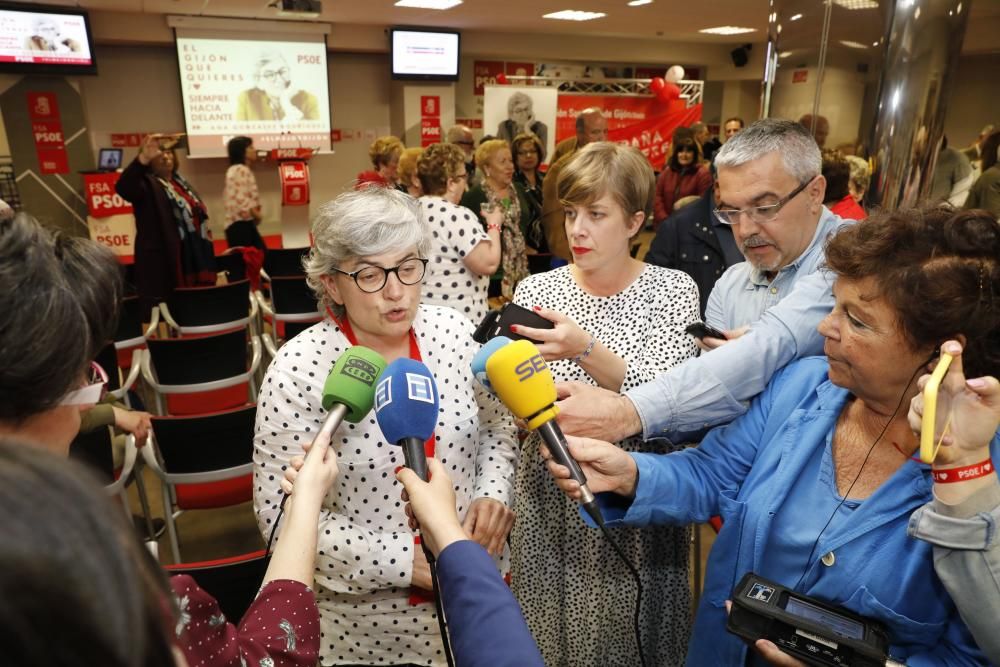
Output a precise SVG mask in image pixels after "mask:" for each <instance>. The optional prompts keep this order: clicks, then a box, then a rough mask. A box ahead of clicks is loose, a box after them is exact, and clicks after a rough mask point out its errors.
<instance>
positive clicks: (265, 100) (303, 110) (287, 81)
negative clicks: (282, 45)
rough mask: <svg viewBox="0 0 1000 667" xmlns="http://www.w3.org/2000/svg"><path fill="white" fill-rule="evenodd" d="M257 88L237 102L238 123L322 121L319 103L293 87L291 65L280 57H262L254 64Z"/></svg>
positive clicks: (277, 55) (310, 95) (240, 97)
mask: <svg viewBox="0 0 1000 667" xmlns="http://www.w3.org/2000/svg"><path fill="white" fill-rule="evenodd" d="M253 81H254V85H255V87H254V88H251V89H249V90H244V91H243V92H242V93H240V96H239V98H238V99H237V101H236V120H278V121H284V122H286V123H287V122H295V121H300V120H319V102H318V101H317V99H316V96H315V95H313V94H312V93H310V92H308V91H305V90H301V89H297V88H295V87H294V86H293V85H292V74H291V70H290V69H289V67H288V62H287V61H286V60H285V58H284V56H282V55H281V54H280V53H262V54H260V55H259V56H258V57H257V60H256V61H255V62H254V68H253Z"/></svg>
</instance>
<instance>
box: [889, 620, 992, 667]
mask: <svg viewBox="0 0 1000 667" xmlns="http://www.w3.org/2000/svg"><path fill="white" fill-rule="evenodd" d="M989 664H990V662H989V661H988V660H987V659H986V658H985V657H984V656H983V653H982V651H981V650H980V649H979V647H978V646H976V642H975V641H974V640H973V639H972V634H971V633H970V632H969V629H968V628H967V627H966V626H965V623H963V622H962V619H961V617H960V616H959V615H958V612H957V611H956V612H954V613H953V614H952V615H951V620H950V621H949V623H948V627H947V628H946V629H945V633H944V636H942V637H941V638H940V640H939V641H938V642H937V644H936V645H935V646H934V648H932V649H931V650H930V651H926V652H924V653H914V654H912V655H908V656H906V667H986V666H987V665H989Z"/></svg>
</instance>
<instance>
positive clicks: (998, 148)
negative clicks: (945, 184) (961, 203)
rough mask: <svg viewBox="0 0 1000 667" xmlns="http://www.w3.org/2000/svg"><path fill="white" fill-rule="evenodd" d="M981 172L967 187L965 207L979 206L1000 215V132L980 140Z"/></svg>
mask: <svg viewBox="0 0 1000 667" xmlns="http://www.w3.org/2000/svg"><path fill="white" fill-rule="evenodd" d="M981 145H982V165H983V173H982V174H981V175H980V176H979V179H978V180H976V182H975V183H973V184H972V188H970V189H969V196H968V198H967V199H966V200H965V208H968V209H972V208H981V209H984V210H987V211H989V212H990V213H992V214H993V215H994V216H1000V163H998V162H997V157H998V152H1000V132H994V133H993V134H991V135H990V136H988V137H987V138H986V139H985V140H984V141H983V142H982V144H981Z"/></svg>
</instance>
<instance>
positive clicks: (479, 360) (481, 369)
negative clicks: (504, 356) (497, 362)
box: [472, 336, 514, 394]
mask: <svg viewBox="0 0 1000 667" xmlns="http://www.w3.org/2000/svg"><path fill="white" fill-rule="evenodd" d="M512 342H514V341H512V340H511V339H510V338H507V337H506V336H497V337H495V338H491V339H490V340H488V341H486V344H485V345H483V347H482V348H480V350H479V352H477V353H476V356H474V357H473V358H472V374H473V375H474V376H475V377H476V379H477V380H479V384H481V385H483V386H484V387H486V391H488V392H490V393H491V394H496V392H495V391H494V390H493V385H492V384H490V377H489V376H488V375H487V374H486V360H487V359H489V358H490V357H491V356H493V353H494V352H496V351H497V350H499V349H500V348H501V347H503V346H504V345H509V344H511V343H512Z"/></svg>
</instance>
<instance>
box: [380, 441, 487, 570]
mask: <svg viewBox="0 0 1000 667" xmlns="http://www.w3.org/2000/svg"><path fill="white" fill-rule="evenodd" d="M427 474H428V477H429V481H427V482H425V481H423V480H422V479H420V478H419V477H417V473H415V472H413V471H412V470H410V469H409V468H401V469H400V470H399V472H397V473H396V479H397V480H399V483H400V484H402V485H403V494H402V497H403V501H404V502H405V503H406V509H405V511H406V516H407V517H409V523H410V530H414V531H416V530H419V531H420V539H421V541H422V542H423V543H424V544H426V545H427V548H428V549H430V550H431V553H433V554H435V555H437V554H439V553H441V550H442V549H444V548H445V547H446V546H448V545H449V544H451V543H452V542H455V541H457V540H465V539H468V538H469V536H468V535H466V533H465V531H464V530H463V529H462V524H461V522H459V520H458V512H456V511H455V488H454V486H452V482H451V478H450V477H448V472H447V471H446V470H445V469H444V466H443V465H441V462H440V461H438V460H437V459H435V458H429V459H427ZM470 511H471V510H470ZM429 573H430V571H429V570H428V576H429ZM414 585H416V584H414Z"/></svg>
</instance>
